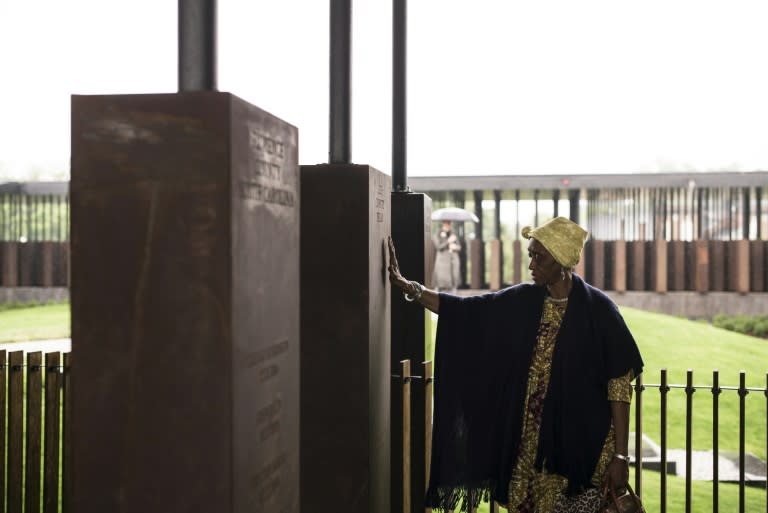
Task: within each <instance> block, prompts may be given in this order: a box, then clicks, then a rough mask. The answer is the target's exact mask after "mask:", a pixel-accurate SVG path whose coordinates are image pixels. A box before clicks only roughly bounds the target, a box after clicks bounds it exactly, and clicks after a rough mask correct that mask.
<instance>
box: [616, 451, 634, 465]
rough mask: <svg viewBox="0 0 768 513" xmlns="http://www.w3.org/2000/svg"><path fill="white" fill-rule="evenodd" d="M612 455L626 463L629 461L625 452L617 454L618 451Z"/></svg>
mask: <svg viewBox="0 0 768 513" xmlns="http://www.w3.org/2000/svg"><path fill="white" fill-rule="evenodd" d="M613 457H614V458H616V459H617V460H624V461H626V462H627V463H629V461H630V459H631V458H630V457H629V456H627V455H625V454H619V453H618V452H616V453H613Z"/></svg>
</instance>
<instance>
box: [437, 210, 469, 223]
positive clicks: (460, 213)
mask: <svg viewBox="0 0 768 513" xmlns="http://www.w3.org/2000/svg"><path fill="white" fill-rule="evenodd" d="M432 220H433V221H473V222H475V223H477V222H478V221H479V219H478V218H477V216H476V215H475V214H473V213H472V212H470V211H469V210H464V209H463V208H456V207H448V208H439V209H437V210H435V211H434V212H432Z"/></svg>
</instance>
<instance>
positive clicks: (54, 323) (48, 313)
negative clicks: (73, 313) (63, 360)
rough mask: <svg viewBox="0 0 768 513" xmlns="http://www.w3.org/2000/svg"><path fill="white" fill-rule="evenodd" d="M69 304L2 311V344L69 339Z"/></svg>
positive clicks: (0, 336) (0, 325)
mask: <svg viewBox="0 0 768 513" xmlns="http://www.w3.org/2000/svg"><path fill="white" fill-rule="evenodd" d="M69 333H70V332H69V303H58V304H53V305H44V306H34V307H28V308H14V309H9V310H2V311H0V342H24V341H27V340H43V339H52V338H67V337H69Z"/></svg>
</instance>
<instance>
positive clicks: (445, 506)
mask: <svg viewBox="0 0 768 513" xmlns="http://www.w3.org/2000/svg"><path fill="white" fill-rule="evenodd" d="M490 500H491V485H490V483H482V484H481V485H480V486H479V487H473V488H466V487H439V488H430V489H429V490H428V491H427V497H426V504H427V506H428V507H430V508H432V509H435V510H437V511H441V512H446V513H447V512H451V511H454V510H455V509H456V507H457V506H459V505H461V506H460V509H459V511H461V512H466V513H470V512H471V511H472V509H474V508H477V507H478V506H479V505H480V503H481V502H489V501H490Z"/></svg>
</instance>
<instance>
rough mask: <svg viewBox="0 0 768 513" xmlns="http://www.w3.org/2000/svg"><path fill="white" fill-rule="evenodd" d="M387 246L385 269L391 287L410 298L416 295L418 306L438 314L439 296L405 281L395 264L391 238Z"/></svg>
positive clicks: (393, 244) (433, 291)
mask: <svg viewBox="0 0 768 513" xmlns="http://www.w3.org/2000/svg"><path fill="white" fill-rule="evenodd" d="M387 245H388V246H389V265H388V266H387V269H388V270H389V281H390V283H391V284H392V286H393V287H397V288H399V289H400V290H402V291H403V292H405V293H406V294H409V295H410V296H414V295H416V297H415V299H416V301H417V302H418V303H419V304H420V305H422V306H423V307H424V308H426V309H427V310H429V311H431V312H434V313H439V312H440V294H438V292H437V291H435V290H430V289H427V288H425V287H424V286H423V285H418V284H416V285H414V284H412V283H411V282H410V281H408V280H406V279H405V278H404V277H403V275H402V274H400V266H399V265H398V263H397V253H396V252H395V243H394V242H393V241H392V237H387ZM406 299H408V298H406ZM409 301H410V299H409Z"/></svg>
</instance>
